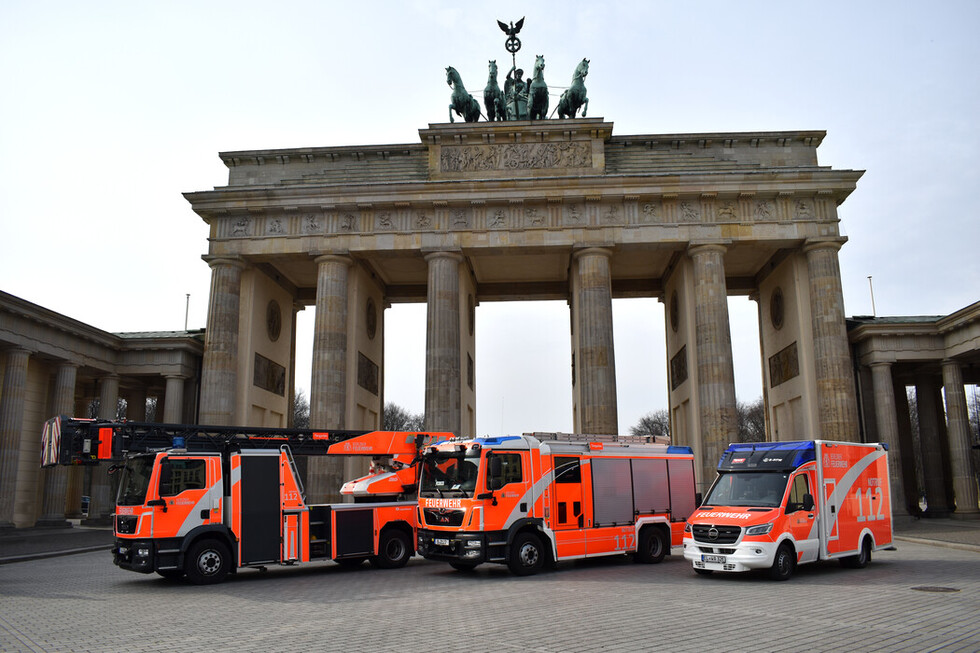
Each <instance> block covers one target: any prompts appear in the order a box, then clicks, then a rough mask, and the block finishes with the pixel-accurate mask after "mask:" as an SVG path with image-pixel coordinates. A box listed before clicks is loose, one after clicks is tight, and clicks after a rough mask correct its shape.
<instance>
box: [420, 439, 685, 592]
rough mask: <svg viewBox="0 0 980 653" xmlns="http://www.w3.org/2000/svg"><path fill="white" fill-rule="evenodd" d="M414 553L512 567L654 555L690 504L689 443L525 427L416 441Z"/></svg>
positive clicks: (673, 539) (469, 565) (530, 569)
mask: <svg viewBox="0 0 980 653" xmlns="http://www.w3.org/2000/svg"><path fill="white" fill-rule="evenodd" d="M421 458H422V461H421V463H420V464H421V468H422V469H421V473H420V475H419V507H418V510H419V515H418V524H419V528H418V542H417V549H418V552H419V555H421V556H423V557H424V558H427V559H429V560H440V561H443V562H448V563H449V564H450V565H451V566H452V567H454V568H455V569H458V570H461V571H469V570H472V569H475V568H476V567H477V566H478V565H480V564H483V563H498V564H505V565H507V566H508V568H509V569H510V570H511V572H512V573H514V574H516V575H520V576H524V575H530V574H534V573H537V572H538V571H540V570H541V569H542V568H543V567H544V566H545V565H550V564H553V563H557V562H560V561H563V560H573V559H578V558H591V557H595V556H609V555H625V554H629V555H632V556H633V557H634V559H635V560H636V561H637V562H644V563H657V562H660V561H661V560H663V558H664V556H665V555H668V554H669V553H670V548H671V546H678V547H679V546H680V545H681V541H682V540H683V537H684V521H685V519H686V518H687V517H688V516H689V515H690V514H691V513H692V512H693V511H694V509H695V506H696V505H697V504H696V499H695V496H696V495H695V482H694V456H693V453H692V451H691V449H690V448H689V447H677V446H671V445H669V444H666V443H664V442H658V441H654V439H653V438H652V437H646V436H601V435H583V434H562V433H532V434H524V435H510V436H504V437H495V438H475V439H472V440H470V439H465V440H464V439H452V440H447V441H444V442H437V443H435V444H434V445H432V446H427V447H425V448H424V449H423V453H422V456H421Z"/></svg>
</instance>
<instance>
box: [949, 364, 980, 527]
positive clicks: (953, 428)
mask: <svg viewBox="0 0 980 653" xmlns="http://www.w3.org/2000/svg"><path fill="white" fill-rule="evenodd" d="M943 390H944V391H945V394H946V433H947V436H948V438H949V458H950V465H951V467H952V471H953V495H954V497H955V498H956V509H955V511H954V512H953V517H959V518H964V519H977V518H980V507H978V505H977V500H978V497H977V475H976V470H974V469H973V452H972V451H971V445H972V444H973V443H972V442H971V440H972V438H971V437H970V418H969V416H968V415H967V411H966V391H965V390H964V389H963V372H962V370H961V369H960V365H959V363H957V362H956V361H952V360H944V361H943Z"/></svg>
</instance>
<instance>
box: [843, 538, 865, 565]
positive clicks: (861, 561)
mask: <svg viewBox="0 0 980 653" xmlns="http://www.w3.org/2000/svg"><path fill="white" fill-rule="evenodd" d="M869 562H871V540H870V539H869V538H867V537H865V538H864V539H863V540H861V550H860V551H859V552H858V554H857V555H852V556H847V557H846V558H841V559H840V563H841V564H842V565H843V566H845V567H847V568H848V569H864V568H865V567H867V566H868V563H869Z"/></svg>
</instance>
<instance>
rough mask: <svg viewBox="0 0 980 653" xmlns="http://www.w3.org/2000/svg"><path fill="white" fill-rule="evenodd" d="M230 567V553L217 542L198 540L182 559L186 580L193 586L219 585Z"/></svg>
mask: <svg viewBox="0 0 980 653" xmlns="http://www.w3.org/2000/svg"><path fill="white" fill-rule="evenodd" d="M230 567H231V553H230V552H229V551H228V547H227V546H225V545H224V544H223V543H221V542H220V541H218V540H198V541H197V542H194V544H192V545H191V548H190V549H188V550H187V553H186V555H185V557H184V571H185V572H186V573H187V580H189V581H190V582H192V583H194V584H195V585H211V584H213V583H220V582H221V581H223V580H224V579H225V576H227V575H228V569H229V568H230Z"/></svg>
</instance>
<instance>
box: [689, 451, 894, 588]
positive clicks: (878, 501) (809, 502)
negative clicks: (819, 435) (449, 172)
mask: <svg viewBox="0 0 980 653" xmlns="http://www.w3.org/2000/svg"><path fill="white" fill-rule="evenodd" d="M887 453H888V451H887V449H886V448H885V446H884V445H882V444H859V443H852V442H831V441H824V440H809V441H803V442H765V443H758V444H732V445H729V447H728V449H727V450H725V453H724V454H722V456H721V460H720V461H719V463H718V477H717V478H716V479H715V482H714V484H712V486H711V489H709V490H708V494H707V496H706V497H705V498H704V502H703V503H702V504H701V506H700V507H699V508H698V510H697V512H695V513H694V514H693V515H691V517H690V518H689V519H688V521H687V524H688V525H687V529H686V532H685V536H684V557H685V558H686V559H688V560H690V561H691V563H692V564H693V565H694V571H696V572H697V573H699V574H710V573H712V572H714V571H722V572H738V571H748V570H750V569H765V570H768V573H769V575H770V577H771V578H773V579H776V580H786V579H788V578H789V577H790V576H791V575H792V573H793V570H794V569H795V568H796V565H800V564H805V563H808V562H814V561H816V560H829V559H838V560H840V561H841V563H842V564H844V565H845V566H848V567H864V566H865V565H866V564H867V563H868V562H869V561H870V560H871V552H872V551H877V550H880V549H891V548H893V547H892V506H891V496H890V493H889V487H890V486H889V483H888V456H887Z"/></svg>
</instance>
